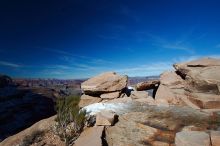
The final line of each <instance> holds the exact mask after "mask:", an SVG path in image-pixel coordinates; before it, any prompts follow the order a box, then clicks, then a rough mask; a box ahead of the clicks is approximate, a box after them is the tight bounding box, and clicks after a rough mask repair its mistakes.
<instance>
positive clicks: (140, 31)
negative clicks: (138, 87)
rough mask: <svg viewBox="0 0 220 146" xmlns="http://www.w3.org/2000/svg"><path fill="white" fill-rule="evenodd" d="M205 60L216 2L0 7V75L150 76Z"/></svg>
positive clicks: (18, 2) (53, 1)
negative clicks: (187, 62) (178, 64)
mask: <svg viewBox="0 0 220 146" xmlns="http://www.w3.org/2000/svg"><path fill="white" fill-rule="evenodd" d="M205 56H211V57H220V1H217V0H207V1H203V0H166V1H165V0H62V1H61V0H60V1H58V0H36V1H35V0H26V1H23V0H14V1H12V0H7V1H1V2H0V73H4V74H8V75H11V76H13V77H34V78H35V77H43V78H84V77H90V76H93V75H96V74H98V73H100V72H104V71H116V72H119V73H121V74H127V75H129V76H146V75H158V74H160V73H161V72H162V71H164V70H168V69H171V68H172V66H171V65H172V64H173V63H175V62H179V61H185V60H191V59H195V58H198V57H205Z"/></svg>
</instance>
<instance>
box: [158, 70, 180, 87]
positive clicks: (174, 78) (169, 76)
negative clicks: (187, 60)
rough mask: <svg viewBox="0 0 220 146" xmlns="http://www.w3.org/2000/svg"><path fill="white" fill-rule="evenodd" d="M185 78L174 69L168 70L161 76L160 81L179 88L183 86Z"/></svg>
mask: <svg viewBox="0 0 220 146" xmlns="http://www.w3.org/2000/svg"><path fill="white" fill-rule="evenodd" d="M183 82H184V81H183V79H182V78H181V77H180V76H179V75H177V74H176V72H174V71H166V72H164V73H162V74H161V76H160V83H161V84H163V85H166V86H176V87H178V88H180V87H184V86H183Z"/></svg>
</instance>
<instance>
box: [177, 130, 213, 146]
mask: <svg viewBox="0 0 220 146" xmlns="http://www.w3.org/2000/svg"><path fill="white" fill-rule="evenodd" d="M175 144H176V146H211V143H210V138H209V135H208V134H207V133H205V132H202V131H182V132H178V133H177V134H176V138H175Z"/></svg>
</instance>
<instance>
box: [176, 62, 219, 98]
mask: <svg viewBox="0 0 220 146" xmlns="http://www.w3.org/2000/svg"><path fill="white" fill-rule="evenodd" d="M174 67H175V69H176V70H177V72H178V73H179V74H180V75H181V76H182V77H183V78H185V79H186V82H187V84H188V86H186V88H187V90H189V91H191V92H192V91H197V92H203V93H214V94H219V93H220V92H219V89H218V86H219V83H220V76H219V72H220V59H213V58H203V59H198V60H195V61H191V62H186V63H179V64H175V65H174Z"/></svg>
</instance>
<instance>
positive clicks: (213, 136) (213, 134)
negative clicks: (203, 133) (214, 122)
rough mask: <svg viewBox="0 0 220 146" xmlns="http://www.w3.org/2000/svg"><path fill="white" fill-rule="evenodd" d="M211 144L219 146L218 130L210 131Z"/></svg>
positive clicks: (219, 132)
mask: <svg viewBox="0 0 220 146" xmlns="http://www.w3.org/2000/svg"><path fill="white" fill-rule="evenodd" d="M211 141H212V146H220V131H211Z"/></svg>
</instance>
